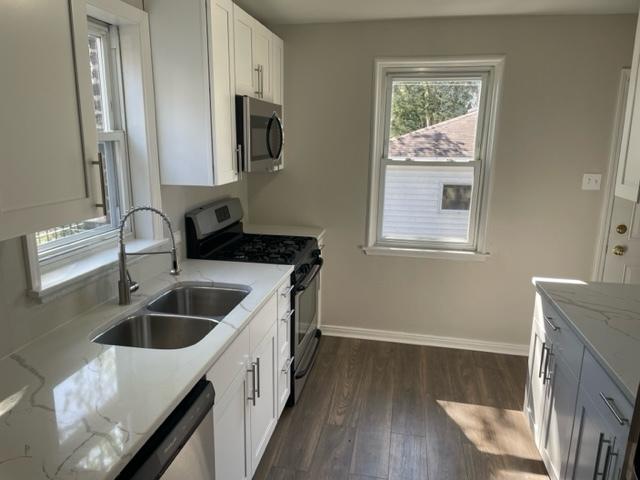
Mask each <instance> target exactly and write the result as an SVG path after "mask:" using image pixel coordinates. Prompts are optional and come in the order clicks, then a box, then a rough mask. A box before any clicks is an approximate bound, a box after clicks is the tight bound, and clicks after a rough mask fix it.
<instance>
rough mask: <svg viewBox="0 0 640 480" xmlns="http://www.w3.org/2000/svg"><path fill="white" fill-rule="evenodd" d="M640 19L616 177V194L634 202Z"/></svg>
mask: <svg viewBox="0 0 640 480" xmlns="http://www.w3.org/2000/svg"><path fill="white" fill-rule="evenodd" d="M639 68H640V22H639V23H638V29H636V39H635V44H634V47H633V62H632V66H631V77H630V79H629V93H628V96H627V106H626V111H625V115H624V125H623V128H622V141H621V145H620V154H619V157H618V173H617V178H616V190H615V194H616V196H617V197H621V198H626V199H627V200H631V201H632V202H636V203H637V202H638V200H639V195H638V193H639V189H640V91H639V89H638V87H639V83H640V75H639Z"/></svg>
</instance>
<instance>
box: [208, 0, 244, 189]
mask: <svg viewBox="0 0 640 480" xmlns="http://www.w3.org/2000/svg"><path fill="white" fill-rule="evenodd" d="M209 12H210V19H209V31H210V33H209V57H210V62H209V69H210V74H209V78H210V81H211V91H212V93H211V112H212V115H211V116H212V118H213V125H214V129H213V135H214V147H213V148H214V180H215V185H223V184H225V183H231V182H235V181H236V180H238V164H237V162H236V145H237V139H236V115H235V89H236V87H235V74H234V68H233V65H234V40H233V28H234V22H233V2H232V1H231V0H211V3H210V8H209Z"/></svg>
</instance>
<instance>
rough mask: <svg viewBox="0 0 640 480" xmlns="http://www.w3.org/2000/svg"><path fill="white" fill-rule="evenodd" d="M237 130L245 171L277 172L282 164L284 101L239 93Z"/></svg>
mask: <svg viewBox="0 0 640 480" xmlns="http://www.w3.org/2000/svg"><path fill="white" fill-rule="evenodd" d="M236 134H237V138H238V152H237V153H238V159H239V162H240V167H241V170H242V171H245V172H274V171H276V170H280V169H281V168H282V150H283V147H284V131H283V124H282V105H276V104H275V103H269V102H265V101H263V100H258V99H256V98H251V97H247V96H240V95H237V96H236Z"/></svg>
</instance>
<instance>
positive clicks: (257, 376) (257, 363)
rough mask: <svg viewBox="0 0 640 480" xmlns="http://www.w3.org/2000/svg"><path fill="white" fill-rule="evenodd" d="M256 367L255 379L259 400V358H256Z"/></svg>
mask: <svg viewBox="0 0 640 480" xmlns="http://www.w3.org/2000/svg"><path fill="white" fill-rule="evenodd" d="M256 367H257V372H256V378H257V379H258V382H257V383H258V389H257V394H258V398H260V357H258V358H256ZM254 405H255V403H254Z"/></svg>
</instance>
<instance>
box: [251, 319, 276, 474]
mask: <svg viewBox="0 0 640 480" xmlns="http://www.w3.org/2000/svg"><path fill="white" fill-rule="evenodd" d="M276 328H277V326H276V324H275V323H274V324H273V326H272V327H271V329H270V330H269V333H268V334H267V335H266V337H265V338H264V339H263V340H262V341H261V342H260V344H259V345H258V346H257V348H256V349H255V351H254V353H253V367H255V371H256V374H255V385H253V387H254V389H255V391H254V395H255V405H253V404H252V405H251V407H250V411H251V466H252V474H253V472H254V471H255V469H256V468H257V467H258V464H259V463H260V459H261V458H262V454H263V453H264V450H265V448H266V447H267V444H268V443H269V439H270V438H271V434H272V433H273V430H274V429H275V426H276V422H277V419H278V414H277V401H276V385H277V378H276V372H277V367H276V360H277V351H276Z"/></svg>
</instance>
